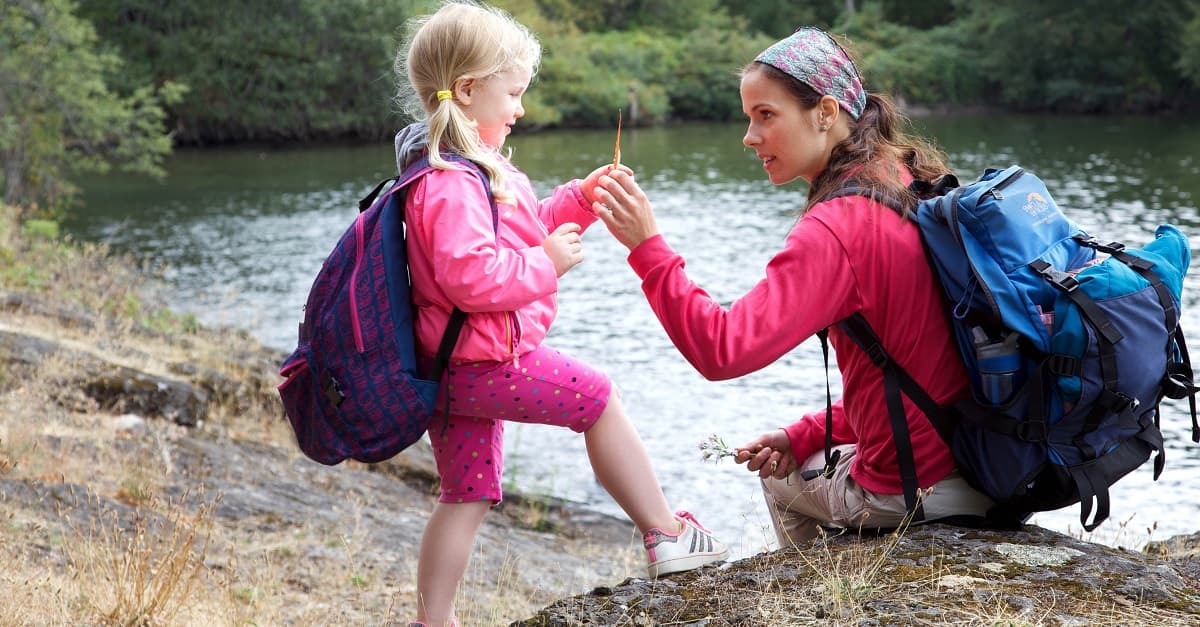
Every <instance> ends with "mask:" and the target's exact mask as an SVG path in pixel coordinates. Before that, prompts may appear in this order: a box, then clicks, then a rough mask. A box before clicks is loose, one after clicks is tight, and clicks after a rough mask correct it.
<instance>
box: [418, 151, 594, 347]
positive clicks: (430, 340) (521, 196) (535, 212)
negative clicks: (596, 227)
mask: <svg viewBox="0 0 1200 627" xmlns="http://www.w3.org/2000/svg"><path fill="white" fill-rule="evenodd" d="M505 165H506V168H507V169H506V174H507V177H506V181H507V187H508V191H509V193H510V194H512V195H513V196H514V197H515V199H516V203H515V204H499V205H498V208H499V215H500V222H499V230H498V232H493V230H492V212H491V205H490V203H489V201H488V196H487V191H486V190H485V189H484V187H483V184H482V183H481V182H480V180H479V178H478V177H477V176H476V175H475V174H473V173H471V172H467V171H461V170H434V171H433V172H431V173H429V174H427V175H425V176H423V177H421V179H420V180H418V181H417V182H416V183H415V184H414V185H413V186H412V187H411V188H410V189H409V192H408V197H407V199H406V200H405V216H406V222H407V224H408V263H409V271H410V273H411V275H412V283H413V301H414V302H415V304H416V307H417V318H416V335H417V346H418V350H420V351H421V352H422V353H424V354H426V355H433V354H434V353H435V352H436V351H437V347H438V344H439V343H440V342H441V339H442V333H443V331H444V330H445V328H446V323H447V321H449V319H450V312H451V311H452V310H453V308H454V307H455V306H457V307H459V308H460V309H462V310H463V311H466V312H467V313H469V314H470V315H469V316H467V322H466V325H465V326H464V327H463V332H462V335H461V336H460V337H459V340H458V344H457V347H456V348H455V350H454V352H453V353H452V355H451V356H452V359H454V360H456V361H481V360H488V361H508V360H512V359H515V358H517V357H519V356H520V355H522V354H524V353H527V352H529V351H530V350H532V349H534V348H536V347H537V346H538V345H539V344H541V343H542V340H543V339H545V337H546V331H547V330H548V329H549V328H550V323H551V322H553V321H554V316H555V314H556V313H557V311H558V297H557V293H558V277H557V275H556V273H555V270H554V263H553V262H552V261H551V260H550V257H548V256H547V255H546V252H545V251H544V250H543V249H542V241H543V240H545V239H546V236H547V235H549V233H550V232H551V231H553V230H554V229H555V228H557V227H558V226H559V225H560V224H563V223H564V222H574V223H576V224H578V225H579V226H580V227H582V228H584V229H586V228H587V227H588V226H589V225H591V224H592V223H593V222H595V221H596V219H597V218H596V215H595V213H593V212H592V209H591V207H590V205H589V203H588V202H587V201H586V200H585V199H584V196H583V193H582V192H581V191H580V188H579V181H578V180H573V181H570V182H568V183H565V184H563V185H560V186H558V187H556V188H555V189H554V193H553V194H552V195H551V196H550V197H549V198H546V199H544V200H540V201H539V200H538V198H537V195H536V194H535V192H534V190H533V185H532V184H531V183H530V182H529V177H527V176H525V174H523V173H522V172H520V171H519V170H517V169H516V168H515V167H513V166H512V165H511V163H509V162H507V161H505Z"/></svg>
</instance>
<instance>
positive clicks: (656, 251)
mask: <svg viewBox="0 0 1200 627" xmlns="http://www.w3.org/2000/svg"><path fill="white" fill-rule="evenodd" d="M674 254H675V251H673V250H671V246H670V245H669V244H667V240H666V238H664V237H663V236H662V233H659V234H657V235H653V236H651V237H650V238H649V239H647V240H646V241H644V242H642V243H641V244H638V245H637V246H635V247H634V249H633V250H631V251H629V266H630V267H631V268H633V271H634V273H636V274H637V275H638V278H639V279H645V278H646V276H647V275H649V274H650V271H651V270H653V269H654V267H655V266H657V265H658V264H659V263H661V262H662V260H663V259H664V258H669V257H671V256H673V255H674Z"/></svg>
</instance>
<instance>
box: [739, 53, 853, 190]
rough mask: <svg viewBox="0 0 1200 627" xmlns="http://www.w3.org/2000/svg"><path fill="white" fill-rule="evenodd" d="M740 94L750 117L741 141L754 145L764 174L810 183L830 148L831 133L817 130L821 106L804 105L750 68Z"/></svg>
mask: <svg viewBox="0 0 1200 627" xmlns="http://www.w3.org/2000/svg"><path fill="white" fill-rule="evenodd" d="M741 95H742V112H743V113H745V114H746V117H748V118H749V119H750V122H749V124H748V126H747V128H746V135H745V137H743V138H742V143H743V144H745V145H746V147H748V148H752V149H754V154H755V155H756V156H757V157H758V158H759V160H761V161H762V164H763V169H764V170H766V171H767V178H769V179H770V180H771V182H772V183H774V184H776V185H783V184H784V183H788V182H790V181H794V180H795V179H797V178H802V179H804V180H805V181H808V182H809V183H812V182H813V180H814V179H816V177H817V176H818V175H819V174H820V173H821V172H822V171H824V170H825V166H826V165H827V164H828V163H829V153H830V151H831V150H832V149H833V143H832V140H831V138H830V133H828V132H823V131H821V130H820V126H821V115H822V114H821V111H820V108H819V107H814V108H812V109H804V108H803V107H802V106H801V104H800V103H799V102H798V101H797V100H796V97H795V96H794V95H792V93H791V92H789V91H788V89H787V88H786V87H785V86H783V85H782V84H780V83H779V82H778V81H775V80H772V79H770V78H768V77H767V75H766V73H765V72H762V71H756V70H753V69H752V70H750V71H748V72H747V73H746V74H744V75H743V76H742V85H741Z"/></svg>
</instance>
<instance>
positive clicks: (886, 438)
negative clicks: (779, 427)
mask: <svg viewBox="0 0 1200 627" xmlns="http://www.w3.org/2000/svg"><path fill="white" fill-rule="evenodd" d="M629 263H630V265H631V266H632V267H633V270H634V271H635V272H636V273H637V274H638V276H639V277H641V279H642V288H643V290H644V291H645V293H646V296H647V298H648V299H649V302H650V306H651V308H652V309H653V310H654V312H655V314H656V315H657V316H658V319H659V320H660V321H661V322H662V324H663V327H664V328H665V329H666V331H667V334H668V335H669V336H670V338H671V340H672V341H673V342H674V343H675V346H676V347H678V349H679V351H680V352H681V353H683V355H684V357H686V358H687V360H688V361H689V362H691V363H692V365H693V366H695V368H696V369H697V370H698V371H699V372H700V373H701V374H702V375H704V376H705V377H706V378H708V379H712V380H720V379H730V378H734V377H738V376H741V375H745V374H748V373H750V372H754V371H755V370H758V369H760V368H763V367H764V366H766V365H768V364H770V363H772V362H774V361H775V360H776V359H778V358H779V357H780V356H782V355H783V354H784V353H786V352H788V351H790V350H792V349H793V348H795V347H796V346H797V345H799V344H800V343H801V342H802V341H804V340H805V339H807V338H808V337H810V336H812V335H813V334H815V333H816V332H817V331H819V330H821V329H824V328H826V327H829V326H830V325H834V323H836V322H838V321H839V320H842V319H843V318H845V317H847V316H849V315H850V314H852V313H854V312H856V311H857V312H861V313H862V315H863V316H864V317H865V318H866V319H867V321H868V322H869V323H870V324H871V326H872V327H873V328H874V329H875V331H876V333H878V334H879V336H880V338H881V340H882V342H883V345H884V347H885V348H886V349H887V350H888V352H889V353H890V354H891V355H892V357H893V358H894V359H895V360H896V361H897V362H899V364H900V365H901V366H902V367H903V368H904V369H905V370H906V371H908V373H909V374H910V375H912V377H913V378H914V379H915V380H916V381H917V383H919V384H920V385H921V386H922V387H924V388H925V390H926V391H928V392H929V394H930V396H932V397H933V399H934V400H935V401H937V402H939V403H945V402H949V401H952V400H957V399H959V398H962V397H963V396H965V395H966V394H967V393H968V387H967V386H968V383H967V375H966V371H965V369H964V367H963V365H962V360H961V358H960V357H959V355H958V352H957V349H956V348H955V346H954V340H953V338H952V336H951V331H950V328H949V325H948V323H947V321H946V318H945V313H944V310H943V306H942V301H941V295H940V293H939V288H938V286H937V285H936V283H935V282H934V277H933V272H932V269H931V268H930V267H929V265H928V263H927V262H926V260H925V254H924V252H923V250H922V248H921V241H920V237H919V234H918V232H917V228H916V225H914V224H913V223H911V222H909V221H905V220H902V219H901V218H900V216H899V215H898V214H897V213H896V212H895V211H893V210H891V209H888V208H886V207H883V206H882V205H879V204H877V203H875V202H873V201H870V200H869V199H867V198H863V197H860V196H846V197H843V198H837V199H834V200H830V201H827V202H823V203H819V204H817V205H815V206H814V207H812V208H811V209H810V210H809V211H808V212H807V213H805V214H804V216H803V217H802V218H801V219H800V220H798V221H797V223H796V225H795V226H794V227H793V228H792V230H791V232H790V233H789V234H788V237H787V242H786V244H785V246H784V248H783V250H781V251H780V252H779V253H777V254H776V255H775V256H774V257H773V258H772V259H771V260H770V262H769V263H768V264H767V268H766V276H765V277H764V278H763V279H762V280H760V281H759V282H758V284H757V285H755V286H754V287H753V288H752V289H751V290H750V291H749V292H748V293H746V294H745V295H744V296H742V297H741V298H740V299H738V300H737V301H736V302H734V303H733V304H732V305H731V306H730V308H729V309H728V310H726V309H723V308H722V307H721V305H720V304H718V303H717V302H715V301H714V300H713V299H712V298H711V297H710V296H709V295H708V293H707V292H705V291H704V290H703V289H701V288H700V287H699V286H697V285H696V284H695V283H693V282H692V281H691V280H689V279H688V277H687V274H686V273H685V272H684V262H683V258H682V257H680V256H679V255H678V254H676V253H675V252H674V251H673V250H672V249H671V248H670V246H669V245H668V244H667V242H666V240H665V239H664V238H663V237H662V236H655V237H653V238H651V239H649V240H647V241H645V242H643V243H642V244H641V245H639V246H638V247H637V248H635V249H634V250H633V251H632V253H631V254H630V256H629ZM829 338H830V342H831V344H832V345H833V347H834V350H835V351H836V353H837V365H838V369H839V370H840V371H841V373H842V390H843V396H842V399H841V400H839V401H838V402H837V403H836V404H835V405H834V407H833V425H834V428H833V441H834V443H835V444H844V443H854V444H855V445H856V450H857V454H856V455H855V457H854V461H853V465H852V466H851V469H850V474H851V476H852V477H853V478H854V479H855V481H858V482H859V483H860V484H861V485H862V486H863V487H865V488H866V489H868V490H871V491H872V492H877V493H881V494H900V493H902V489H901V485H900V471H899V467H898V465H897V462H896V448H895V443H894V440H893V439H892V428H891V425H890V422H889V420H888V412H887V406H886V401H885V399H884V394H883V373H882V371H881V370H880V369H879V368H877V367H876V366H875V365H874V364H872V363H871V361H870V360H869V359H868V358H867V355H866V354H865V353H864V352H863V351H862V350H861V349H860V348H859V347H858V346H857V345H856V344H854V341H853V340H851V339H850V338H849V337H847V336H846V335H845V334H844V333H843V332H842V331H841V329H840V328H839V327H837V326H833V327H832V328H831V329H830V333H829ZM904 409H905V412H906V414H907V417H908V425H909V430H910V432H911V436H912V444H913V454H914V457H915V460H916V466H917V477H918V483H919V484H920V486H921V487H922V488H926V487H929V486H931V485H933V484H934V483H937V482H938V481H940V480H941V479H942V478H944V477H945V476H946V475H947V474H948V473H949V472H950V471H951V470H952V469H953V468H954V460H953V457H952V455H951V453H950V450H949V448H948V447H947V446H946V444H945V443H944V442H943V441H942V440H941V438H940V437H939V436H938V434H937V432H936V431H935V430H934V428H933V426H932V425H931V424H930V423H929V421H928V420H927V419H926V418H925V416H924V414H922V413H921V411H920V410H919V409H917V407H916V406H915V405H913V404H912V402H911V401H910V400H909V399H908V398H907V397H905V398H904ZM784 429H785V431H786V432H787V434H788V437H789V439H790V441H791V446H792V453H793V454H794V455H795V457H796V459H797V461H799V462H803V461H804V460H805V459H807V458H808V457H810V456H811V455H812V454H814V453H816V452H818V451H820V450H822V449H823V448H824V446H825V430H826V429H825V409H824V408H823V407H822V408H821V409H820V410H819V411H815V412H813V413H811V414H807V415H805V416H804V417H803V418H801V419H800V420H799V421H798V422H795V423H793V424H791V425H788V426H786V427H784Z"/></svg>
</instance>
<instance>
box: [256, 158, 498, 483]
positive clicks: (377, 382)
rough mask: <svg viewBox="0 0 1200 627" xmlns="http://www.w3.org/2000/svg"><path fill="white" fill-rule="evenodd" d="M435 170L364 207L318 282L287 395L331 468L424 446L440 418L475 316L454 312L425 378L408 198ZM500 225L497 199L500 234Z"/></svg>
mask: <svg viewBox="0 0 1200 627" xmlns="http://www.w3.org/2000/svg"><path fill="white" fill-rule="evenodd" d="M443 157H445V158H446V159H447V160H448V161H453V162H455V163H457V164H459V165H461V166H463V167H465V168H467V169H469V170H470V171H471V172H474V173H475V174H476V175H477V176H479V178H480V181H481V182H482V183H483V185H484V188H485V189H487V191H488V197H489V198H491V187H490V185H489V182H488V179H487V176H486V175H485V174H484V172H483V171H482V170H480V169H479V167H478V166H477V165H475V164H474V163H472V162H470V161H468V160H467V159H465V158H462V157H459V156H458V155H454V154H447V153H444V154H443ZM432 169H433V166H431V165H430V164H429V160H428V158H427V157H422V158H421V159H419V160H417V161H416V162H414V163H413V164H411V165H409V166H408V167H407V168H405V170H404V172H403V173H401V174H400V176H396V177H392V178H389V179H385V180H384V181H382V182H380V183H379V184H378V185H376V186H375V188H374V189H373V190H372V191H371V192H370V193H369V194H367V196H366V197H364V198H363V199H362V200H361V201H360V202H359V214H358V217H357V218H356V219H355V220H354V223H353V224H351V225H350V226H349V228H347V229H346V231H345V232H344V233H342V236H341V237H340V238H339V239H338V242H337V245H335V246H334V248H333V251H332V252H330V254H329V256H328V257H327V258H326V259H325V262H324V264H323V265H322V266H321V270H320V272H318V273H317V277H316V279H315V280H314V281H313V284H312V288H311V289H310V291H309V294H308V300H307V302H306V304H305V306H304V320H303V322H301V323H300V332H299V342H298V344H297V346H296V350H295V351H293V352H292V354H291V355H290V356H289V357H288V358H287V359H286V360H284V362H283V364H282V366H281V367H280V370H279V374H280V375H281V376H283V377H284V378H285V380H284V382H283V383H281V384H280V385H279V387H278V390H279V395H280V397H281V398H282V399H283V406H284V410H285V411H286V413H287V417H288V420H289V421H290V422H291V425H292V429H293V430H294V431H295V433H296V440H297V443H298V444H299V445H300V450H301V451H303V452H304V454H305V455H307V456H308V457H310V458H312V459H313V460H315V461H318V462H320V463H322V464H328V465H334V464H337V463H339V462H341V461H342V460H344V459H347V458H350V459H354V460H358V461H361V462H367V463H374V462H379V461H383V460H385V459H388V458H390V457H392V456H393V455H396V454H397V453H399V452H400V451H402V450H404V449H405V448H407V447H408V446H410V445H411V444H413V443H414V442H416V441H417V440H418V439H420V437H421V436H422V435H423V434H424V433H425V431H426V430H427V429H428V428H429V424H430V422H431V421H432V420H433V416H434V404H435V401H436V399H437V394H438V390H439V388H440V387H441V379H442V375H443V373H444V372H445V370H446V366H447V364H448V363H449V358H450V352H451V351H452V350H453V348H454V345H455V343H456V342H457V340H458V334H459V332H460V331H461V330H462V326H463V323H464V322H465V320H466V313H465V312H463V311H462V310H460V309H458V308H455V309H454V312H453V313H452V314H451V317H450V322H449V323H448V324H447V327H446V331H445V334H444V335H443V337H442V341H441V344H440V345H439V347H438V352H437V356H436V358H435V360H434V365H433V368H432V370H430V371H429V372H419V370H420V369H419V367H418V360H417V355H416V338H415V336H414V333H413V316H414V308H413V304H412V294H411V291H412V286H411V284H410V281H409V275H408V253H407V250H406V248H405V223H404V197H405V193H404V192H405V190H406V189H407V188H408V186H409V185H410V184H411V183H412V182H414V181H416V180H417V179H418V178H420V177H421V176H423V175H425V174H427V173H428V172H430V171H431V170H432ZM389 183H391V184H392V185H391V187H389V188H388V189H387V191H384V192H383V193H382V195H381V194H380V192H381V191H382V190H383V188H384V187H385V186H387V185H388V184H389ZM497 220H498V216H497V213H496V205H495V200H494V199H493V201H492V224H493V227H495V226H497Z"/></svg>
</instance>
